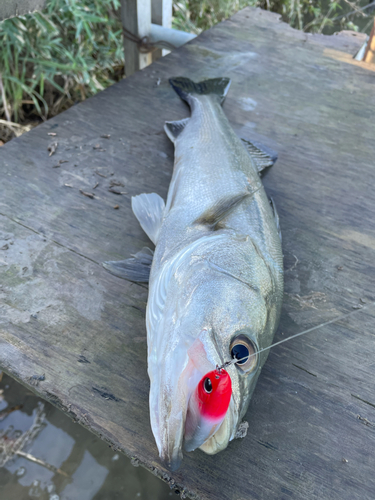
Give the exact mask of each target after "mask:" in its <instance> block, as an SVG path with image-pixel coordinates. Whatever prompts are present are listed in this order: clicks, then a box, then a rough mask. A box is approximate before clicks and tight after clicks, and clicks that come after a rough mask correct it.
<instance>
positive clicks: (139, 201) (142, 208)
mask: <svg viewBox="0 0 375 500" xmlns="http://www.w3.org/2000/svg"><path fill="white" fill-rule="evenodd" d="M164 209H165V203H164V200H163V198H162V197H161V196H159V195H158V194H156V193H149V194H145V193H142V194H139V195H138V196H132V210H133V212H134V215H135V216H136V217H137V219H138V222H139V223H140V225H141V227H142V229H143V230H144V232H145V233H146V234H147V236H148V237H149V238H150V240H151V241H152V242H153V243H154V244H155V245H156V242H157V240H158V236H159V231H160V227H161V224H162V221H163V214H164Z"/></svg>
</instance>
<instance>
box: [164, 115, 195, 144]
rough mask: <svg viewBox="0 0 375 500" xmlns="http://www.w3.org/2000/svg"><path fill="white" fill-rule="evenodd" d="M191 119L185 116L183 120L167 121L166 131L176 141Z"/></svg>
mask: <svg viewBox="0 0 375 500" xmlns="http://www.w3.org/2000/svg"><path fill="white" fill-rule="evenodd" d="M189 120H190V118H184V119H183V120H176V121H175V122H165V124H164V130H165V133H166V134H167V136H168V137H169V139H170V140H171V141H172V142H173V143H175V142H176V139H177V137H178V136H179V135H180V134H181V132H182V131H183V130H184V128H185V127H186V125H187V123H188V121H189Z"/></svg>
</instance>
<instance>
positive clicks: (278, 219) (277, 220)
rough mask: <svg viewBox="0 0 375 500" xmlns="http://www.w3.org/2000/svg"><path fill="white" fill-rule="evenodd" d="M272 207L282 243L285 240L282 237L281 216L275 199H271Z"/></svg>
mask: <svg viewBox="0 0 375 500" xmlns="http://www.w3.org/2000/svg"><path fill="white" fill-rule="evenodd" d="M270 205H271V208H272V211H273V215H274V217H275V222H276V229H277V232H278V234H279V238H280V241H281V242H282V241H283V238H282V236H281V228H280V218H279V214H278V213H277V210H276V205H275V202H274V200H273V198H270Z"/></svg>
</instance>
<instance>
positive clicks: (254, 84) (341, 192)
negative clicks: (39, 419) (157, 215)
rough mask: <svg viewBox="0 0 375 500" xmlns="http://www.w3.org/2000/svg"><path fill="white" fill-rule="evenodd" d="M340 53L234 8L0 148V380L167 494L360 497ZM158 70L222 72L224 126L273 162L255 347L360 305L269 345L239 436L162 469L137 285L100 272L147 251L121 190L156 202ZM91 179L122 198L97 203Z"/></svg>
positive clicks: (370, 328) (363, 270)
mask: <svg viewBox="0 0 375 500" xmlns="http://www.w3.org/2000/svg"><path fill="white" fill-rule="evenodd" d="M360 44H361V43H360V42H359V41H358V39H356V38H355V37H348V36H332V37H325V36H315V35H314V36H313V35H307V34H305V33H302V32H298V31H295V30H293V29H291V28H290V27H289V26H287V25H285V24H283V23H281V22H280V21H279V18H278V16H276V15H274V14H270V13H267V12H264V11H261V10H258V9H245V10H243V11H242V12H240V13H238V14H236V15H235V16H234V17H233V18H232V19H230V20H228V21H226V22H223V23H220V24H219V25H217V26H216V27H214V28H213V29H212V30H209V31H208V32H205V33H203V34H202V35H200V36H199V37H198V38H197V39H195V40H194V41H193V42H191V43H189V44H188V45H186V46H184V47H182V48H180V49H178V50H176V51H174V52H173V53H171V54H170V55H169V56H167V57H165V58H162V59H160V60H158V61H157V62H156V63H155V64H152V65H151V66H150V67H148V68H146V69H145V70H143V71H141V72H138V73H136V74H135V75H133V76H132V77H130V78H127V79H126V80H124V81H122V82H120V83H119V84H117V85H114V86H113V87H111V88H109V89H107V90H106V91H104V92H101V93H99V94H98V95H97V96H95V97H93V98H91V99H89V100H87V101H85V102H84V103H82V104H79V105H77V106H74V107H73V108H71V109H70V110H68V111H66V112H64V113H62V114H61V115H59V116H57V117H56V118H54V119H52V120H49V121H48V122H46V123H45V124H43V125H41V126H39V127H38V128H36V129H34V130H32V131H31V132H29V133H27V134H25V135H23V136H22V137H20V138H18V139H14V140H13V141H11V142H10V143H8V144H6V145H5V146H3V147H2V148H1V151H0V154H1V179H2V182H1V186H0V190H1V197H0V214H1V215H0V221H1V225H0V229H1V232H0V248H3V250H0V282H1V288H0V293H1V305H0V308H1V309H0V311H1V312H0V314H1V315H0V365H1V367H2V368H3V369H4V370H6V371H7V372H8V373H10V374H11V375H12V376H13V377H15V378H17V379H18V380H20V381H21V382H22V383H23V384H25V385H27V386H28V387H30V388H32V389H33V390H34V391H36V392H37V393H38V394H39V395H41V396H42V397H44V398H45V399H47V400H49V401H51V402H52V403H53V404H55V405H56V406H58V407H59V408H61V409H62V410H63V411H64V412H66V413H67V414H68V415H70V416H71V417H72V418H74V419H75V420H76V421H78V422H80V423H81V424H82V425H84V426H85V427H87V428H89V429H90V430H92V431H93V432H95V433H96V434H98V435H99V436H101V437H102V438H103V439H104V440H106V441H107V442H108V443H110V444H111V446H113V447H114V448H116V449H119V450H121V451H123V452H124V453H126V454H127V455H128V456H131V457H133V461H134V463H141V464H142V465H144V466H145V467H147V468H148V469H150V470H151V471H152V472H153V473H154V474H156V475H158V476H159V477H161V478H162V479H164V480H165V481H169V483H170V484H171V486H172V487H175V488H177V489H178V490H179V491H180V492H182V493H183V495H189V496H190V497H192V498H199V499H220V500H224V499H225V500H227V499H230V500H245V499H246V500H248V499H267V500H268V499H270V500H271V499H272V500H274V499H290V498H292V499H296V500H297V499H298V500H300V499H306V500H307V499H308V500H311V499H330V500H336V499H337V500H338V499H340V500H343V499H345V500H346V499H347V500H349V499H351V500H352V499H361V500H365V499H369V500H370V499H373V498H374V491H375V479H374V474H373V471H374V469H375V455H374V452H373V450H374V448H375V390H374V382H373V381H374V377H375V362H374V359H375V335H374V317H375V314H374V307H373V306H371V303H372V302H373V301H374V300H375V297H374V277H375V268H374V266H375V264H374V249H375V223H374V217H373V213H374V187H373V186H374V185H375V179H374V176H375V174H374V168H373V162H374V156H375V145H374V140H373V138H374V134H375V123H374V120H373V112H372V109H373V106H374V104H375V102H374V100H375V99H374V86H373V73H372V72H371V71H368V70H367V69H366V68H363V67H357V66H354V65H350V64H346V63H345V62H342V61H340V60H335V59H332V58H331V57H327V56H325V55H324V50H325V49H332V50H337V51H342V52H347V53H351V54H355V52H356V51H357V50H358V48H359V45H360ZM176 75H186V76H189V77H191V78H193V79H195V80H199V79H201V78H209V77H217V76H229V77H230V78H231V79H232V87H231V89H230V92H229V95H228V98H227V100H226V102H225V104H224V109H225V112H226V114H227V116H228V118H229V120H230V122H231V123H232V124H233V127H234V129H235V130H236V131H237V132H238V133H239V134H240V135H241V136H243V137H248V138H251V139H255V140H257V141H258V142H263V143H265V144H266V145H268V146H270V147H271V148H272V149H274V150H276V151H278V153H279V160H278V162H277V164H276V166H275V167H273V169H271V172H270V173H269V174H268V175H267V177H266V178H265V180H264V183H265V187H266V190H267V192H268V193H269V195H271V196H272V197H273V199H274V200H275V203H276V206H277V208H278V212H279V215H280V222H281V228H282V233H283V249H284V255H285V288H286V290H285V291H286V293H285V302H284V307H283V313H282V318H281V324H280V328H279V330H278V333H277V335H276V338H275V340H281V339H283V338H285V337H286V336H289V335H292V334H295V333H297V332H300V331H302V330H304V329H307V328H310V327H312V326H315V325H320V324H323V323H325V322H327V321H329V320H330V319H332V318H335V317H338V316H340V315H341V314H343V313H345V312H349V311H354V310H356V309H353V308H357V307H362V309H358V313H356V314H354V315H352V316H350V317H349V318H346V319H344V320H341V321H339V322H337V323H334V324H330V325H327V326H324V327H321V328H320V329H318V330H317V331H315V332H312V333H310V334H308V335H306V336H303V337H299V338H296V339H294V340H292V341H290V342H287V343H285V344H282V345H280V346H278V347H276V348H275V349H273V350H272V351H271V353H270V356H269V359H268V361H267V363H266V365H265V367H264V369H263V372H262V374H261V376H260V379H259V382H258V385H257V388H256V391H255V394H254V397H253V400H252V402H251V405H250V408H249V411H248V413H247V415H246V420H247V421H248V423H249V431H248V435H247V437H246V438H244V439H242V440H236V441H234V442H232V443H231V444H230V446H229V448H228V449H227V450H225V451H223V452H221V453H220V454H218V455H216V456H213V457H212V456H211V457H210V456H207V455H205V454H203V453H201V452H200V451H197V452H194V453H191V454H188V455H186V456H185V458H184V462H183V466H182V468H181V469H180V470H179V471H177V472H175V473H173V474H171V473H170V472H168V471H167V470H166V469H165V468H164V466H163V465H162V464H161V463H160V461H159V459H158V455H157V450H156V446H155V444H154V440H153V437H152V434H151V430H150V425H149V412H148V389H149V381H148V378H147V372H146V341H145V335H146V332H145V325H144V311H145V307H146V300H147V289H146V288H145V287H144V286H139V285H135V284H131V283H128V282H126V281H123V280H120V279H118V278H116V277H114V276H112V275H110V274H108V273H107V272H106V271H105V270H104V269H103V268H102V266H101V262H103V261H106V260H116V259H120V258H125V257H127V256H129V255H130V254H132V253H135V252H136V251H138V250H140V249H141V248H142V247H143V246H144V245H149V244H150V242H149V241H148V239H147V237H146V235H145V234H144V233H143V232H142V230H141V228H140V227H139V225H138V224H137V222H136V220H135V218H134V216H133V215H132V213H131V208H130V197H131V195H135V194H138V193H141V192H152V191H154V192H157V193H159V194H160V195H161V196H163V197H165V195H166V193H167V190H168V185H169V182H170V177H171V172H172V166H173V148H172V145H171V143H170V142H169V141H168V139H167V138H166V137H165V134H164V132H163V123H164V121H165V120H175V119H181V118H183V117H185V116H187V114H188V110H187V108H186V107H185V105H184V104H183V103H182V102H181V101H180V100H179V99H178V98H177V97H176V95H175V94H174V92H173V90H172V89H171V88H170V87H169V84H168V78H169V77H171V76H176ZM159 79H160V80H159ZM159 82H160V84H159ZM48 132H54V133H56V134H57V136H56V137H51V136H48V135H47V133H48ZM104 134H109V135H110V138H109V139H107V138H102V137H101V136H103V135H104ZM53 141H57V142H58V147H57V150H56V152H55V153H54V154H53V155H52V156H51V157H49V156H48V155H49V153H48V146H49V145H50V143H51V142H53ZM59 160H62V161H67V163H59ZM57 164H58V165H59V166H58V167H57V168H53V167H54V166H56V165H57ZM111 180H116V181H118V182H121V183H122V184H124V187H120V190H121V191H126V193H127V194H122V195H116V194H113V193H111V192H109V191H108V189H109V187H110V182H111ZM97 182H99V186H97V187H96V188H95V189H94V186H95V184H96V183H97ZM69 186H72V187H69ZM80 189H82V190H83V191H85V192H90V193H94V199H90V198H88V197H86V196H84V195H82V194H81V193H80ZM115 205H119V209H114V206H115ZM42 374H44V375H45V380H44V381H40V382H39V383H38V385H37V386H35V385H33V383H32V381H33V380H34V379H30V377H32V376H33V375H42Z"/></svg>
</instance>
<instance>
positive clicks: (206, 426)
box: [185, 367, 232, 451]
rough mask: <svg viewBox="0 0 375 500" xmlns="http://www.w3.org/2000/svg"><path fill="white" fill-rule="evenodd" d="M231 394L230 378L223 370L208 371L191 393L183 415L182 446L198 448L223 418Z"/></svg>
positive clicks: (191, 449) (187, 449) (216, 428)
mask: <svg viewBox="0 0 375 500" xmlns="http://www.w3.org/2000/svg"><path fill="white" fill-rule="evenodd" d="M231 396H232V381H231V378H230V376H229V374H228V372H227V371H226V370H224V369H223V368H219V367H218V368H216V370H213V371H211V372H209V373H207V374H206V375H205V376H204V377H202V379H201V380H200V382H199V383H198V384H197V386H196V388H195V390H194V392H193V393H192V395H191V397H190V400H189V404H188V410H187V415H186V425H185V450H186V451H193V450H195V449H196V448H199V447H200V446H201V445H202V444H203V443H204V442H205V441H206V440H207V439H209V438H210V437H211V436H213V435H214V434H215V432H216V431H217V430H218V428H219V427H220V425H221V423H222V422H223V420H224V418H225V415H226V413H227V411H228V408H229V403H230V398H231Z"/></svg>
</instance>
